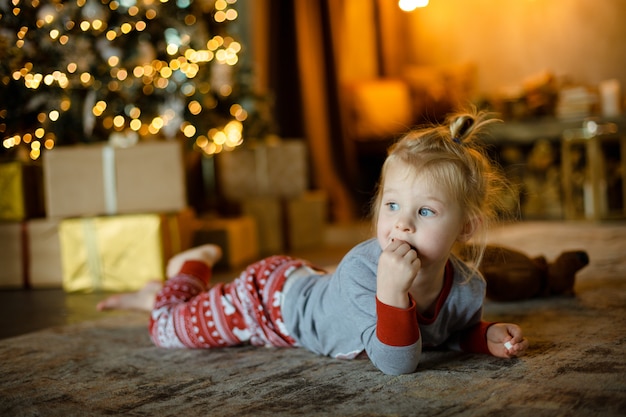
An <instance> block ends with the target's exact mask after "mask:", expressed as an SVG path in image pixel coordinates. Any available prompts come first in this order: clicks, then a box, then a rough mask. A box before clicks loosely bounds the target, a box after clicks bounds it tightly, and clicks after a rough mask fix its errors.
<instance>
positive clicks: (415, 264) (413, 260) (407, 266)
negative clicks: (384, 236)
mask: <svg viewBox="0 0 626 417" xmlns="http://www.w3.org/2000/svg"><path fill="white" fill-rule="evenodd" d="M420 267H421V262H420V260H419V258H418V257H417V252H416V251H415V249H413V248H412V247H411V246H410V245H409V244H408V243H406V242H403V241H401V240H397V239H396V240H393V241H392V242H391V243H390V244H389V245H387V247H386V248H384V249H383V253H382V254H381V255H380V259H379V260H378V271H377V274H376V276H377V282H376V297H377V298H378V300H380V301H381V302H383V303H385V304H387V305H390V306H393V307H398V308H407V307H408V306H409V295H408V293H409V289H410V288H411V284H412V283H413V280H414V279H415V277H417V273H418V272H419V270H420Z"/></svg>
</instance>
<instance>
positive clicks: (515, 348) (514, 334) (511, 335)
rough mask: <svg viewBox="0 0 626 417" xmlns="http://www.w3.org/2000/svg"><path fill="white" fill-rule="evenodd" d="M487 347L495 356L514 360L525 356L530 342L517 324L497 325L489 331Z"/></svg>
mask: <svg viewBox="0 0 626 417" xmlns="http://www.w3.org/2000/svg"><path fill="white" fill-rule="evenodd" d="M487 346H488V347H489V352H491V354H492V355H493V356H497V357H500V358H512V357H515V356H521V355H523V354H524V352H525V351H526V349H527V348H528V340H526V338H525V337H523V335H522V329H521V328H520V327H519V326H518V325H517V324H511V323H496V324H494V325H492V326H491V327H489V329H488V330H487Z"/></svg>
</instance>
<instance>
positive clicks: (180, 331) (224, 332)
mask: <svg viewBox="0 0 626 417" xmlns="http://www.w3.org/2000/svg"><path fill="white" fill-rule="evenodd" d="M303 266H308V263H307V262H306V261H303V260H298V259H293V258H290V257H288V256H273V257H270V258H266V259H263V260H261V261H259V262H257V263H254V264H252V265H250V266H248V267H247V268H246V269H245V271H243V272H242V273H241V275H240V276H239V277H238V278H236V279H235V280H234V281H233V282H231V283H228V284H221V283H220V284H217V285H215V286H213V287H211V288H209V279H210V276H211V270H210V269H209V268H208V267H207V266H206V265H205V264H202V263H200V262H195V261H192V262H187V263H185V265H183V267H182V269H181V272H180V273H179V274H178V275H176V276H175V277H172V278H170V279H169V280H167V282H166V283H165V285H164V287H163V289H162V290H161V291H160V292H159V293H158V294H157V297H156V302H155V305H154V309H153V310H152V313H151V316H150V336H151V338H152V341H153V342H154V344H155V345H157V346H161V347H170V348H173V347H187V348H211V347H224V346H235V345H241V344H244V343H251V344H253V345H257V346H279V347H280V346H293V345H294V343H295V340H294V339H293V338H292V337H291V336H289V333H288V331H287V329H286V328H285V326H284V322H283V318H282V313H281V310H280V308H281V301H282V295H283V294H282V288H283V285H284V283H285V280H286V278H287V277H288V276H289V274H291V273H292V272H293V271H295V270H297V269H298V268H300V267H303Z"/></svg>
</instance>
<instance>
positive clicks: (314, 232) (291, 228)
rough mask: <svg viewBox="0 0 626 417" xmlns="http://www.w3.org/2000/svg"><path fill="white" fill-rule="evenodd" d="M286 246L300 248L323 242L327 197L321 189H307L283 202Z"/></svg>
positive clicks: (326, 218)
mask: <svg viewBox="0 0 626 417" xmlns="http://www.w3.org/2000/svg"><path fill="white" fill-rule="evenodd" d="M285 211H286V213H285V215H286V217H287V222H286V225H287V226H286V229H287V230H286V232H287V233H286V234H287V238H286V240H287V247H288V248H289V249H290V250H302V249H311V248H316V247H320V246H322V245H323V244H324V240H325V231H326V222H327V220H328V198H327V196H326V193H325V192H323V191H307V192H306V193H304V194H302V195H301V196H300V197H297V198H292V199H290V200H287V201H286V203H285Z"/></svg>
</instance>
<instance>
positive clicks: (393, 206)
mask: <svg viewBox="0 0 626 417" xmlns="http://www.w3.org/2000/svg"><path fill="white" fill-rule="evenodd" d="M387 207H389V210H391V211H396V210H398V209H399V208H400V205H399V204H398V203H387Z"/></svg>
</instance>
